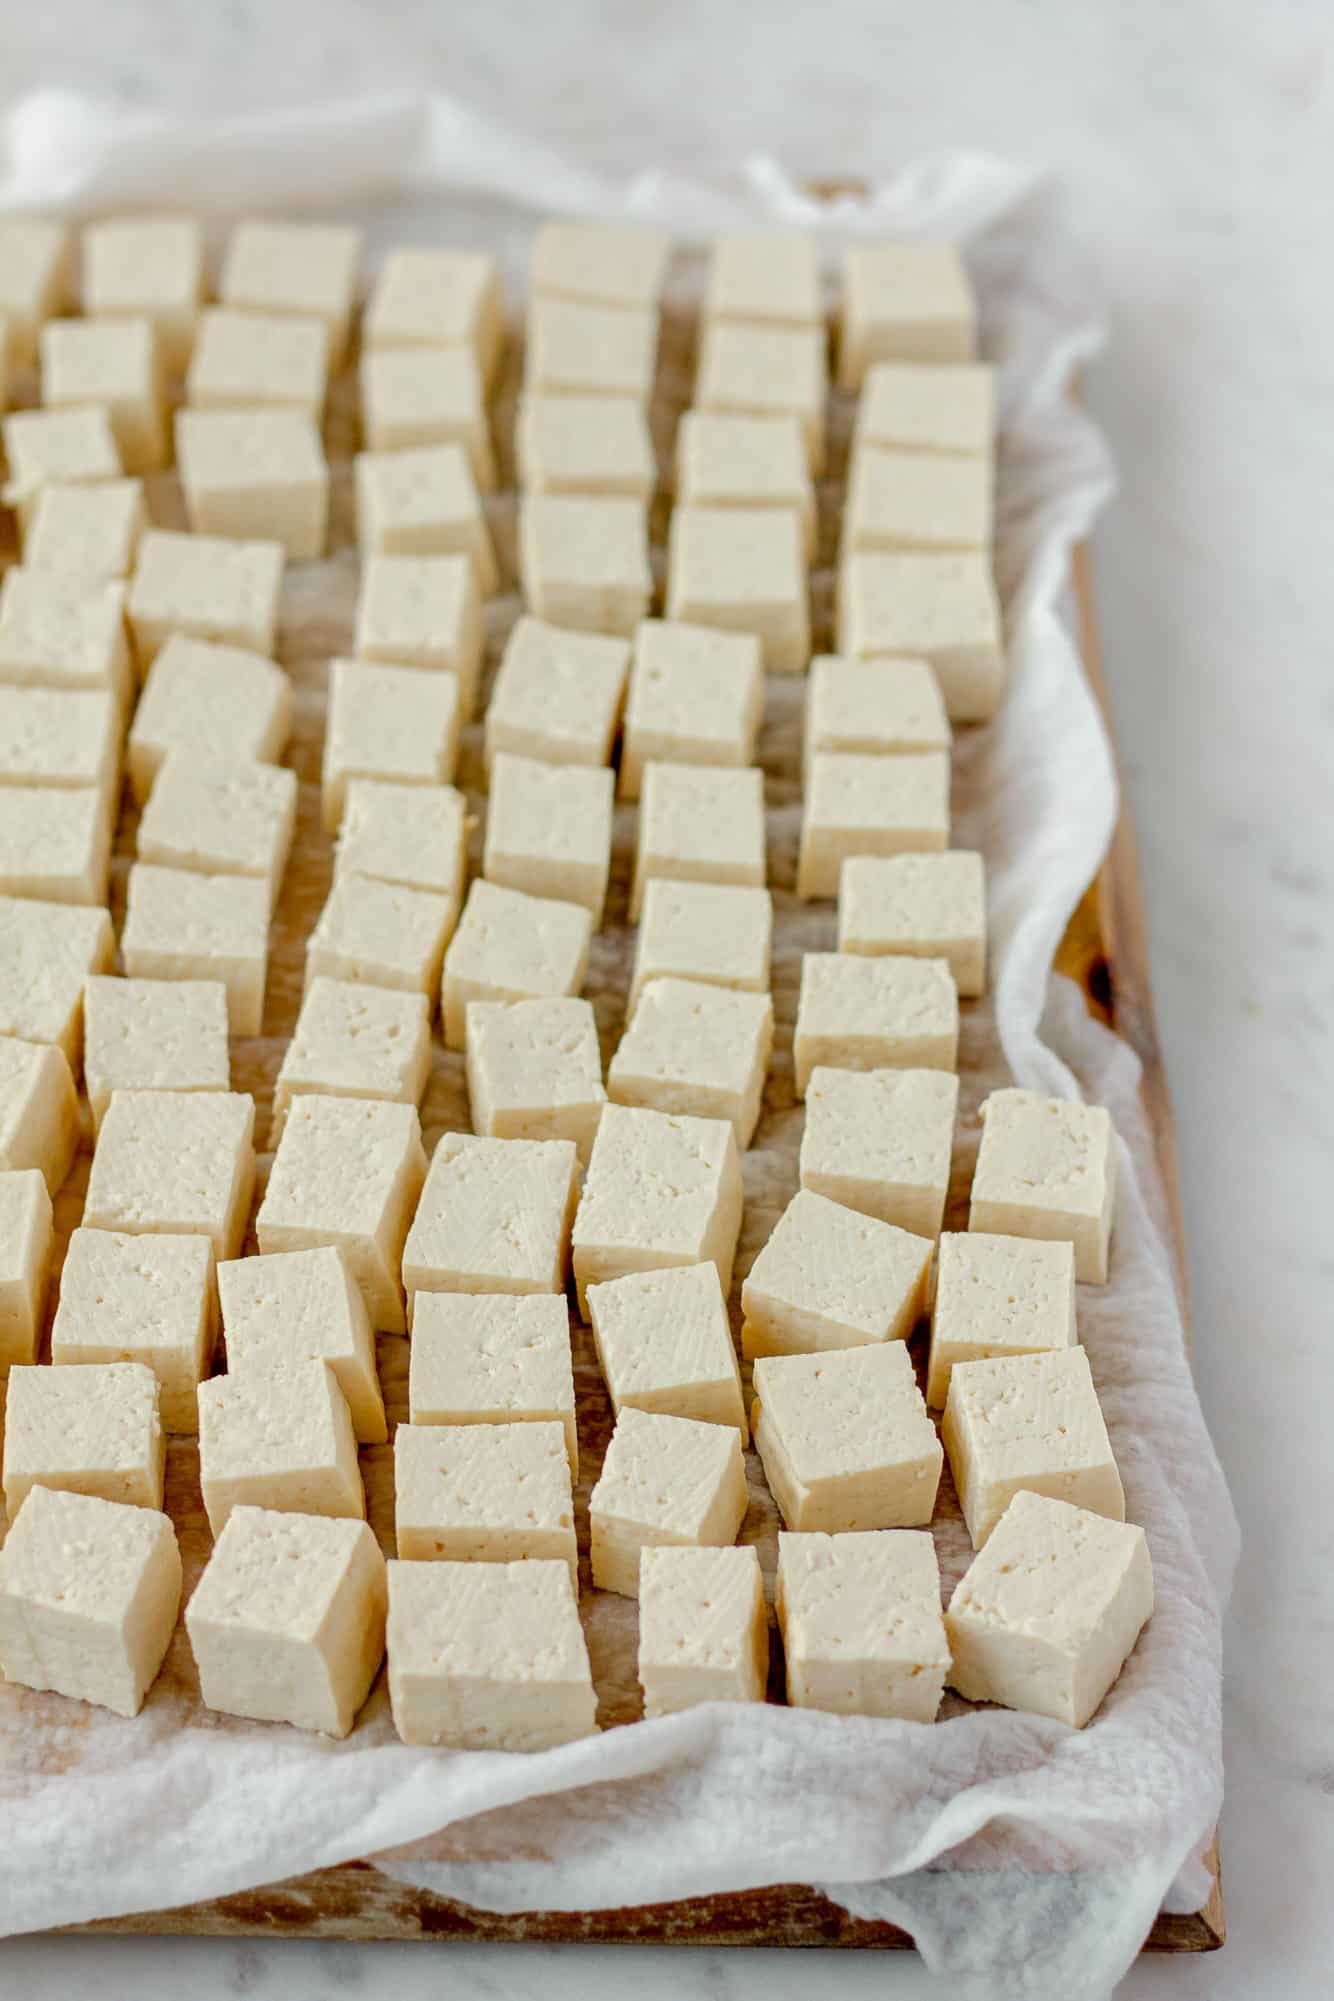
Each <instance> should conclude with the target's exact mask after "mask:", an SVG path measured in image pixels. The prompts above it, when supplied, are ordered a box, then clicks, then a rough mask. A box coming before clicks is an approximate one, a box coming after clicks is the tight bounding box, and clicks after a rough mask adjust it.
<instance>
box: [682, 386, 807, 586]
mask: <svg viewBox="0 0 1334 2001" xmlns="http://www.w3.org/2000/svg"><path fill="white" fill-rule="evenodd" d="M676 498H677V501H678V502H679V503H680V504H681V505H683V506H691V507H779V508H788V509H790V510H791V511H792V512H794V513H795V514H796V515H797V516H798V517H799V518H800V521H801V533H802V546H803V549H804V551H805V556H806V561H807V562H808V563H810V562H813V561H814V559H815V550H816V540H817V537H816V528H817V516H816V507H815V488H814V485H813V484H812V482H811V473H810V466H809V464H808V463H807V458H806V435H805V432H804V431H803V430H802V427H801V419H800V418H799V417H794V416H778V417H732V416H728V415H727V414H726V413H725V412H723V411H721V410H687V411H685V412H684V414H683V415H682V418H681V422H680V425H679V426H678V429H677V433H676Z"/></svg>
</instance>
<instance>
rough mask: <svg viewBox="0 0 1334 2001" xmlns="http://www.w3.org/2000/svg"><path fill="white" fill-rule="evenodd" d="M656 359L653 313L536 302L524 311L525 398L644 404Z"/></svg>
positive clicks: (540, 299) (656, 335) (654, 314)
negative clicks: (601, 399)
mask: <svg viewBox="0 0 1334 2001" xmlns="http://www.w3.org/2000/svg"><path fill="white" fill-rule="evenodd" d="M657 358H658V315H657V313H656V312H654V311H652V310H644V311H635V310H630V309H607V308H605V307H602V306H594V305H584V304H580V303H577V302H571V301H567V300H564V299H543V298H537V299H534V300H533V303H532V305H531V307H530V308H529V312H528V350H527V354H526V356H525V359H524V393H525V399H526V398H528V397H532V396H553V397H554V396H578V397H580V398H592V397H606V398H607V399H609V400H610V399H614V398H618V397H619V398H624V399H625V400H626V401H629V402H632V403H634V404H636V405H638V406H643V405H645V404H647V402H648V400H649V398H650V396H651V395H652V393H653V371H654V368H655V366H656V364H657Z"/></svg>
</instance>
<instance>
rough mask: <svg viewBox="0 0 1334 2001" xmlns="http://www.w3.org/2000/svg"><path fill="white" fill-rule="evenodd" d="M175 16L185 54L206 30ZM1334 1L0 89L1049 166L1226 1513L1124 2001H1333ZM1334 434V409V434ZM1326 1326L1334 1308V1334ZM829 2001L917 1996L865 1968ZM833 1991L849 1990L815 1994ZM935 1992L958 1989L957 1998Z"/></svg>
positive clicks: (780, 4) (728, 11)
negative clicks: (1206, 1739) (1197, 1875)
mask: <svg viewBox="0 0 1334 2001" xmlns="http://www.w3.org/2000/svg"><path fill="white" fill-rule="evenodd" d="M187 21H188V30H187V28H186V23H187ZM1332 62H1334V15H1332V14H1331V12H1330V10H1329V8H1328V6H1327V5H1325V4H1323V0H1289V4H1287V5H1285V6H1284V7H1282V8H1267V9H1266V8H1255V7H1252V6H1250V5H1248V4H1247V0H1225V4H1224V0H1177V4H1176V5H1175V6H1172V7H1163V6H1161V5H1160V4H1158V0H1121V4H1119V5H1117V6H1115V7H1110V6H1106V7H1104V6H1099V5H1084V6H1075V7H1071V6H1068V5H1064V4H1062V0H1028V4H1023V0H995V4H993V5H992V6H990V7H986V8H983V7H979V6H978V5H977V4H976V0H933V4H932V5H931V6H930V7H923V6H921V5H920V4H918V5H913V6H910V5H907V4H904V0H830V4H827V5H825V6H823V7H820V8H813V7H811V6H810V5H809V4H807V5H798V4H795V0H770V4H769V5H767V6H765V7H762V8H761V7H757V6H755V5H753V4H738V5H736V6H734V7H731V8H721V7H718V6H717V5H716V4H714V0H674V4H673V5H672V6H671V7H667V6H663V5H659V4H656V0H643V4H641V5H640V6H638V7H637V8H635V9H633V10H632V9H626V8H624V7H620V6H617V5H616V4H615V0H601V4H599V0H561V4H560V6H559V7H551V6H548V5H545V4H539V0H528V4H520V0H512V4H510V5H508V6H505V7H502V8H489V9H485V10H482V9H477V10H464V9H450V8H441V7H438V6H436V5H434V4H432V0H398V4H396V5H395V6H394V7H393V8H379V9H370V8H366V7H364V6H363V5H360V4H358V0H318V4H317V0H285V4H284V5H283V6H281V7H270V6H264V5H262V4H261V0H230V4H228V5H226V6H217V7H198V8H190V9H189V10H182V9H180V8H179V7H177V6H175V5H173V4H172V0H118V4H117V5H116V6H115V7H107V6H104V5H102V4H100V0H43V4H42V5H41V6H40V7H32V8H25V9H23V10H21V11H15V10H11V12H10V17H9V18H8V20H7V21H6V27H5V64H4V74H3V79H2V81H0V90H3V92H4V94H5V95H6V96H9V95H14V96H17V95H18V94H20V93H22V92H24V91H27V90H30V89H33V88H36V87H39V86H52V85H67V86H73V87H78V88H84V89H89V90H93V91H98V92H102V93H108V94H116V95H119V96H121V97H123V98H125V99H126V100H128V101H130V102H134V103H139V104H145V105H148V104H152V105H161V106H163V107H174V108H177V109H184V110H190V109H197V110H199V111H200V112H204V111H208V112H217V111H226V110H233V109H238V110H239V109H250V108H256V107H261V106H273V105H281V104H290V103H294V102H302V101H310V100H315V99H318V98H322V97H326V96H347V95H349V94H351V93H353V92H354V91H356V90H358V89H364V90H372V89H384V88H394V87H424V86H425V87H429V86H430V85H432V84H435V85H438V86H441V87H447V88H449V89H450V90H452V91H454V92H457V93H458V94H459V95H461V96H463V97H466V98H470V99H471V100H472V101H474V102H475V103H477V104H478V105H479V106H480V107H481V108H483V109H485V110H487V111H490V112H492V113H494V114H496V115H498V116H501V117H503V118H505V119H507V120H508V121H509V122H511V123H513V124H516V125H520V126H524V127H526V128H528V129H529V130H531V131H533V132H534V133H536V134H537V135H539V136H540V137H542V138H543V139H546V140H548V141H550V142H552V143H553V144H557V145H560V146H562V147H564V148H566V149H567V150H568V151H570V152H572V153H576V154H577V155H579V156H580V157H582V158H583V159H585V160H586V161H588V162H589V163H590V164H592V165H595V166H598V167H601V168H604V169H607V170H615V171H621V172H624V171H628V170H630V169H632V168H635V167H639V166H642V165H645V164H649V163H652V164H657V165H663V166H674V167H681V168H688V169H690V170H692V171H695V172H707V171H710V170H715V171H723V170H725V169H726V168H727V167H728V166H729V165H730V164H731V163H733V162H735V161H736V160H738V159H739V158H740V157H741V156H743V155H744V154H745V153H747V152H750V151H752V150H758V149H764V150H767V151H770V152H773V153H775V154H777V155H778V156H779V157H780V158H782V159H783V160H784V161H785V162H786V164H787V165H789V166H790V167H791V168H792V169H794V170H797V171H803V172H808V173H812V174H817V173H822V172H823V173H830V172H843V173H852V174H858V173H864V174H868V175H875V174H877V173H880V172H883V171H884V170H885V169H886V168H888V167H890V166H892V165H893V164H894V163H896V162H897V161H898V160H900V159H902V158H905V157H908V156H911V155H913V154H916V153H920V152H924V151H930V150H932V149H935V148H943V147H946V146H959V145H974V146H978V147H982V148H986V149H990V150H994V151H996V152H999V153H1003V154H1009V155H1011V156H1015V157H1020V158H1035V157H1036V158H1040V159H1041V160H1042V161H1043V162H1045V163H1046V164H1047V165H1049V166H1050V168H1051V169H1052V170H1053V173H1054V174H1055V176H1056V177H1057V179H1058V181H1059V184H1060V187H1061V190H1062V199H1063V201H1064V203H1065V206H1066V210H1067V214H1068V219H1069V222H1070V225H1071V227H1073V228H1075V229H1077V230H1078V231H1079V233H1080V234H1081V236H1082V237H1083V238H1084V240H1085V242H1086V243H1087V245H1088V249H1089V252H1090V255H1091V258H1092V260H1093V263H1094V266H1095V268H1096V271H1097V277H1098V282H1099V284H1100V285H1101V287H1102V288H1103V290H1104V292H1105V294H1106V297H1107V300H1108V302H1109V306H1110V311H1111V316H1112V323H1113V338H1112V342H1111V345H1110V347H1109V350H1108V353H1107V355H1106V357H1105V359H1104V360H1103V361H1102V362H1101V363H1100V365H1099V366H1098V368H1097V369H1096V371H1095V372H1094V374H1093V377H1092V381H1091V395H1092V400H1093V403H1094V406H1095V408H1096V410H1097V413H1098V415H1099V417H1100V419H1101V421H1102V422H1103V424H1104V425H1105V427H1106V430H1107V432H1108V434H1109V436H1110V438H1111V440H1112V442H1113V446H1114V449H1115V451H1116V454H1117V458H1118V461H1119V465H1120V472H1121V493H1120V497H1119V499H1118V501H1117V502H1116V504H1115V505H1114V506H1113V508H1112V509H1111V511H1110V512H1109V513H1108V515H1107V516H1106V518H1105V520H1104V523H1103V525H1102V526H1101V528H1100V530H1099V532H1098V535H1097V540H1096V548H1095V558H1096V572H1097V582H1098V590H1099V596H1100V601H1101V616H1102V631H1103V638H1104V645H1105V650H1106V656H1107V668H1108V677H1109V680H1110V683H1111V687H1112V694H1113V699H1114V706H1115V711H1116V721H1117V727H1118V731H1119V735H1120V743H1121V756H1122V765H1123V769H1124V772H1125V777H1126V783H1127V789H1128V792H1129V796H1130V801H1131V805H1132V809H1133V812H1134V815H1135V819H1136V822H1137V826H1138V830H1139V836H1140V843H1141V851H1142V858H1143V865H1144V875H1145V891H1146V897H1147V902H1148V915H1149V929H1150V933H1151V946H1152V955H1153V960H1154V965H1155V971H1156V982H1157V1000H1158V1010H1159V1015H1160V1022H1161V1028H1162V1035H1163V1041H1164V1045H1165V1049H1166V1056H1167V1064H1168V1071H1169V1076H1170V1080H1171V1084H1172V1087H1173V1092H1174V1096H1175V1101H1176V1110H1177V1120H1178V1128H1179V1135H1180V1145H1181V1157H1182V1177H1183V1186H1184V1198H1185V1211H1186V1223H1187V1234H1188V1238H1189V1247H1190V1258H1191V1277H1192V1284H1193V1289H1194V1301H1195V1327H1196V1356H1197V1362H1198V1373H1199V1382H1200V1391H1201V1396H1202V1398H1203V1401H1204V1405H1205V1410H1206V1413H1207V1415H1208V1418H1209V1421H1210V1424H1211V1426H1212V1429H1213V1433H1214V1436H1215V1438H1216V1440H1217V1442H1218V1446H1219V1450H1220V1452H1221V1455H1222V1457H1223V1461H1224V1464H1225V1466H1226V1468H1227V1471H1228V1474H1229V1477H1230V1479H1231V1481H1232V1485H1233V1492H1234V1495H1235V1497H1236V1501H1237V1506H1238V1510H1239V1512H1240V1515H1241V1518H1242V1524H1243V1530H1244V1532H1245V1535H1246V1538H1247V1543H1248V1549H1249V1552H1250V1553H1251V1554H1252V1555H1254V1554H1256V1553H1259V1554H1260V1555H1261V1557H1262V1560H1261V1561H1260V1562H1251V1561H1248V1560H1246V1559H1245V1558H1244V1559H1243V1566H1242V1570H1241V1573H1240V1576H1239V1580H1238V1587H1237V1593H1236V1598H1235V1601H1234V1610H1233V1615H1232V1620H1231V1627H1230V1634H1229V1642H1230V1644H1229V1662H1228V1672H1227V1704H1226V1727H1227V1761H1228V1798H1227V1806H1226V1809H1225V1814H1224V1821H1223V1858H1224V1870H1225V1880H1226V1884H1227V1891H1228V1906H1229V1916H1230V1923H1231V1928H1232V1938H1231V1943H1230V1944H1229V1946H1228V1949H1227V1951H1226V1952H1225V1953H1223V1954H1222V1955H1216V1956H1213V1957H1211V1958H1209V1959H1205V1960H1198V1961H1182V1960H1176V1961H1159V1962H1156V1963H1148V1962H1141V1964H1140V1965H1139V1966H1138V1967H1137V1968H1136V1969H1135V1970H1134V1972H1133V1973H1132V1974H1131V1976H1130V1977H1129V1979H1128V1980H1127V1982H1126V1983H1125V1986H1124V1988H1123V1990H1122V1991H1123V1992H1124V1993H1125V1994H1126V1995H1128V1996H1131V1997H1134V2001H1150V1997H1152V2001H1168V1997H1171V2001H1178V1997H1180V1998H1181V2001H1184V1997H1193V1996H1202V1995H1208V1996H1210V1997H1211V2001H1240V1997H1243V1996H1245V1997H1248V1998H1249V1997H1250V1996H1252V1995H1254V1994H1255V1993H1256V1992H1258V1991H1263V1992H1264V1994H1265V1995H1266V1996H1267V1997H1269V2001H1307V1997H1311V2001H1314V1997H1315V1996H1317V1995H1324V1994H1326V1993H1327V1992H1328V1980H1329V1970H1328V1969H1329V1949H1330V1946H1331V1943H1334V1933H1332V1930H1331V1921H1330V1917H1329V1910H1328V1895H1327V1891H1326V1890H1325V1889H1324V1888H1323V1884H1324V1883H1325V1882H1327V1881H1328V1879H1329V1876H1330V1872H1331V1870H1334V1682H1331V1681H1330V1678H1329V1676H1328V1674H1327V1673H1321V1674H1312V1673H1311V1672H1310V1671H1309V1670H1308V1666H1307V1664H1308V1663H1309V1662H1310V1661H1311V1660H1313V1659H1314V1660H1316V1661H1323V1660H1324V1659H1325V1657H1326V1655H1327V1652H1328V1644H1327V1642H1328V1634H1329V1632H1330V1630H1331V1625H1332V1624H1334V1572H1331V1570H1330V1567H1329V1565H1328V1562H1325V1563H1324V1565H1323V1569H1322V1563H1321V1559H1322V1557H1326V1556H1327V1554H1328V1548H1329V1531H1328V1523H1329V1520H1330V1518H1331V1513H1332V1511H1334V1456H1331V1454H1330V1453H1329V1450H1328V1446H1327V1428H1328V1412H1329V1409H1330V1402H1331V1397H1332V1396H1334V1351H1331V1348H1330V1345H1329V1334H1328V1328H1327V1327H1326V1326H1322V1325H1321V1321H1322V1320H1327V1318H1328V1308H1327V1303H1326V1300H1327V1296H1326V1295H1325V1292H1324V1287H1325V1286H1326V1285H1327V1284H1329V1283H1330V1281H1331V1278H1334V1265H1332V1264H1331V1250H1330V1237H1329V1223H1328V1213H1329V1198H1330V1195H1331V1192H1334V1045H1332V1044H1331V1038H1330V1033H1329V1018H1330V1013H1331V1003H1332V1002H1334V824H1332V822H1334V812H1332V811H1331V798H1334V786H1332V785H1331V774H1332V772H1334V693H1332V692H1331V691H1332V689H1334V677H1332V675H1331V652H1330V649H1331V639H1330V634H1331V630H1332V629H1334V606H1331V603H1330V598H1331V586H1330V583H1329V578H1330V576H1331V573H1332V572H1331V563H1330V556H1329V533H1330V523H1331V521H1332V520H1334V451H1331V450H1330V446H1329V434H1328V429H1327V424H1328V422H1329V420H1330V419H1334V344H1332V343H1331V340H1330V335H1329V324H1330V318H1331V312H1334V265H1332V264H1331V260H1330V254H1329V220H1328V217H1329V206H1328V179H1329V162H1330V157H1331V144H1332V142H1334V95H1332V91H1334V85H1332V83H1331V65H1332ZM1322 420H1323V421H1322ZM1322 1309H1323V1311H1322ZM630 1963H631V1962H628V1961H627V1959H626V1956H625V1954H624V1953H623V1952H620V1951H617V1950H616V1949H614V1948H609V1949H600V1950H595V1949H588V1950H585V1949H578V1950H576V1949H573V1948H571V1949H567V1950H565V1951H563V1952H558V1951H548V1950H542V1949H539V1948H518V1947H515V1948H498V1947H454V1948H451V1949H449V1950H448V1951H444V1950H440V1951H436V1952H432V1951H430V1950H429V1948H425V1947H416V1948H414V1947H393V1946H381V1947H363V1946H342V1945H315V1944H304V1945H303V1944H286V1943H284V1944H281V1945H279V1944H262V1943H246V1944H236V1943H230V1942H215V1941H207V1940H190V1941H171V1940H142V1941H141V1940H95V1939H79V1940H60V1939H43V1940H32V1941H11V1942H9V1943H6V1944H2V1945H0V1991H3V1992H7V1993H20V1992H21V1993H24V1994H26V1995H27V1996H29V1997H30V2001H45V1997H47V1996H51V1997H55V1996H64V1995H66V1994H68V1993H70V1992H72V1991H76V1989H78V1988H81V1987H83V1986H85V1985H86V1984H89V1983H95V1984H96V1986H97V1988H98V1990H99V1991H100V1992H101V1993H102V1994H104V1995H105V1996H106V1997H107V2001H115V1997H119V1996H121V1995H122V1994H123V1995H130V1994H133V1995H134V1996H135V1997H136V2001H154V1997H155V1996H156V1995H158V1994H159V1993H160V1994H161V1995H163V1996H164V1997H165V1996H166V1995H167V1994H169V1993H175V1992H177V1991H178V1990H179V1987H180V1985H181V1983H182V1981H185V1982H188V1983H189V1991H190V1992H191V1994H192V1995H194V1996H196V1997H197V2001H212V1997H214V1996H221V1995H231V1994H238V1995H240V1994H245V1995H247V1996H251V1997H256V1998H257V2001H259V1997H262V1998H263V2001H268V1997H270V1996H272V1997H274V2001H278V1997H279V1996H281V1997H282V2001H304V1997H306V1996H315V1995H323V1994H327V1993H333V1992H346V1993H349V1994H355V1993H358V1992H361V1991H363V1989H364V1990H365V1991H371V1990H372V1989H374V1990H376V1991H379V1992H381V1993H388V1994H392V1995H393V1996H394V1997H395V2001H415V1997H417V1996H419V1995H420V1996H425V1995H427V1994H432V1995H435V1994H439V1993H441V1992H457V1993H467V1994H469V1995H478V1996H481V1995H496V1996H498V1997H508V1996H510V1995H515V1996H517V1995H522V1994H526V1993H528V1992H530V1991H532V1989H533V1988H534V1987H535V1986H537V1985H539V1984H540V1987H541V1991H542V1992H543V1994H544V1995H545V1996H547V1997H548V2001H560V1997H562V1996H564V1995H565V1994H570V1995H574V1994H576V1993H577V1994H578V1995H579V1996H580V1997H581V2001H587V1997H589V1996H590V1994H591V1995H593V1996H600V1995H601V1994H602V1993H604V1992H605V1993H606V1994H608V1995H610V1994H611V1993H612V1992H613V1991H615V1990H616V1989H617V1988H618V1987H619V1986H620V1984H621V1983H622V1982H623V1981H624V1979H625V1977H626V1971H627V1966H628V1964H630ZM632 1964H633V1968H634V1980H635V1984H636V1988H637V1991H638V1992H639V1993H640V1994H642V1995H643V1996H644V2001H653V1997H656V1996H657V1995H659V1994H661V1995H663V1996H666V1995H667V1994H669V1993H670V1994H671V1995H673V1996H674V1997H678V2001H679V1997H688V1996H693V1995H699V1996H701V1997H702V1996H705V1995H708V1996H724V1995H726V1996H735V1997H738V2001H745V1997H749V1996H751V1995H756V1996H758V1995H760V1994H764V1995H765V1996H766V1997H767V2001H783V1997H785V1996H787V1995H789V1994H791V1995H793V1996H796V1995H799V1994H800V1995H804V1994H806V1993H807V1992H809V1991H810V1986H811V1981H812V1978H813V1977H814V1968H813V1966H812V1962H811V1960H810V1959H809V1957H808V1956H806V1955H797V1954H792V1955H784V1954H782V1953H777V1952H764V1953H760V1952H749V1951H748V1952H737V1953H731V1954H723V1953H716V1952H706V1953H701V1954H698V1955H691V1954H682V1953H679V1952H671V1953H667V1952H663V1951H649V1952H646V1951H642V1950H641V1951H637V1952H636V1953H635V1956H634V1959H633V1962H632ZM827 1977H828V1978H829V1980H830V1984H831V1985H833V1984H834V1982H836V1983H837V1987H838V1991H839V1992H840V1993H841V1994H844V1995H847V1996H848V1997H853V1996H856V1995H859V1994H867V1995H870V1994H871V1993H873V1992H875V1993H883V1992H885V1991H890V1992H893V1993H894V1994H895V1995H901V1996H905V1997H907V1996H910V1995H916V1994H918V1993H925V1992H927V1991H928V1989H929V1988H930V1983H929V1982H928V1980H927V1978H926V1976H925V1974H924V1973H923V1971H922V1969H921V1968H920V1966H918V1965H917V1964H916V1963H915V1962H913V1961H911V1960H910V1959H905V1958H902V1957H900V1956H897V1955H896V1956H895V1957H894V1958H893V1959H892V1960H890V1961H886V1960H885V1958H883V1957H882V1956H880V1955H872V1954H860V1955H847V1956H844V1957H840V1958H838V1959H837V1960H836V1961H834V1962H833V1970H832V1971H830V1972H829V1973H828V1976H827ZM825 1978H826V1968H825V1967H822V1968H821V1973H820V1979H821V1981H823V1980H824V1979H825ZM932 1991H934V1990H932Z"/></svg>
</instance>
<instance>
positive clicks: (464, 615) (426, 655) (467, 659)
mask: <svg viewBox="0 0 1334 2001" xmlns="http://www.w3.org/2000/svg"><path fill="white" fill-rule="evenodd" d="M482 640H483V633H482V600H481V593H480V590H479V587H478V582H477V571H476V569H475V567H474V565H473V561H472V558H471V557H470V556H368V557H367V558H366V561H365V562H364V564H363V565H362V572H361V593H360V596H359V597H358V599H357V634H356V653H357V658H358V659H359V660H378V661H382V662H387V663H388V664H389V665H391V666H394V667H421V668H440V667H443V668H446V669H447V670H448V671H449V672H450V673H451V674H453V675H454V676H455V677H456V679H457V681H458V684H459V695H460V701H461V709H462V713H463V715H464V716H471V715H472V713H473V711H474V709H475V708H476V706H477V684H478V681H479V679H480V677H481V672H482Z"/></svg>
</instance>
